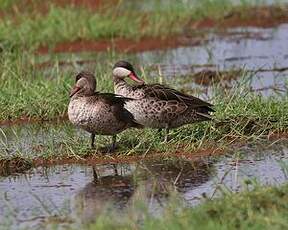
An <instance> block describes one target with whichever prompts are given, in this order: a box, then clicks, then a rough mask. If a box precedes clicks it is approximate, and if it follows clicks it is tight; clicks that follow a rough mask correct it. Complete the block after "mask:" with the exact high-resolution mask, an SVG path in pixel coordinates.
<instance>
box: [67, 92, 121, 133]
mask: <svg viewBox="0 0 288 230" xmlns="http://www.w3.org/2000/svg"><path fill="white" fill-rule="evenodd" d="M68 117H69V120H70V121H71V122H72V123H73V124H74V125H76V126H78V127H80V128H82V129H84V130H86V131H88V132H90V133H95V134H102V135H112V134H117V133H119V132H121V131H122V130H123V129H125V125H126V124H125V123H123V122H122V121H119V120H117V117H116V116H115V114H114V112H113V111H112V108H111V107H110V106H109V105H108V104H105V103H103V102H102V101H97V100H91V98H84V97H83V98H77V99H74V100H71V101H70V103H69V106H68Z"/></svg>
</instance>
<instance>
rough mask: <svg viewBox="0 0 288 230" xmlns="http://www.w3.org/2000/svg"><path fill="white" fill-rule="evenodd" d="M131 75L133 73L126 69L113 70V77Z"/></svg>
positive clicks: (117, 68)
mask: <svg viewBox="0 0 288 230" xmlns="http://www.w3.org/2000/svg"><path fill="white" fill-rule="evenodd" d="M130 73H131V71H130V70H128V69H125V68H123V67H116V68H115V69H114V70H113V75H114V76H119V77H126V76H128V75H129V74H130Z"/></svg>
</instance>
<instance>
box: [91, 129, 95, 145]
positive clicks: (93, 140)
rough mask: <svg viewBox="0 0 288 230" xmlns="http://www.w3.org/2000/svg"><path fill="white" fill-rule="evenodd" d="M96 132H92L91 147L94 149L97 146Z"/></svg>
mask: <svg viewBox="0 0 288 230" xmlns="http://www.w3.org/2000/svg"><path fill="white" fill-rule="evenodd" d="M94 143H95V133H91V148H92V149H94V148H95V145H94Z"/></svg>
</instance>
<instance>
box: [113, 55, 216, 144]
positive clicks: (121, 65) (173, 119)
mask: <svg viewBox="0 0 288 230" xmlns="http://www.w3.org/2000/svg"><path fill="white" fill-rule="evenodd" d="M126 77H129V78H130V79H132V80H133V81H135V82H138V83H140V84H138V85H133V86H132V85H129V84H128V83H127V82H126V81H125V78H126ZM113 81H114V92H115V93H116V94H118V95H121V96H124V97H128V98H132V99H134V100H131V101H128V102H127V103H126V104H125V106H124V107H125V108H126V109H127V110H128V111H129V112H130V113H131V114H133V116H134V119H135V120H136V122H137V123H139V124H141V125H143V126H145V127H149V128H158V129H162V128H164V129H165V130H166V134H165V141H167V138H168V133H169V129H171V128H177V127H180V126H182V125H186V124H191V123H195V122H200V121H207V120H211V115H210V112H214V110H213V109H212V107H213V105H212V104H210V103H208V102H205V101H203V100H201V99H199V98H197V97H194V96H191V95H188V94H184V93H181V92H179V91H177V90H175V89H172V88H169V87H167V86H164V85H161V84H145V83H144V81H143V80H141V79H140V78H139V77H138V76H137V74H136V73H135V71H134V68H133V66H132V65H131V64H130V63H129V62H127V61H118V62H117V63H116V64H115V65H114V67H113Z"/></svg>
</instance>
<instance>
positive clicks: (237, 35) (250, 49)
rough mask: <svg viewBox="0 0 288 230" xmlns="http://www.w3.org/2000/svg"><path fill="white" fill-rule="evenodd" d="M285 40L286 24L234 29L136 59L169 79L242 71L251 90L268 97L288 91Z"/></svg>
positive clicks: (141, 55)
mask: <svg viewBox="0 0 288 230" xmlns="http://www.w3.org/2000/svg"><path fill="white" fill-rule="evenodd" d="M287 39H288V24H283V25H281V26H279V27H277V28H270V29H260V28H237V29H230V30H228V31H227V33H225V34H224V35H221V34H218V35H215V34H213V33H212V34H210V35H209V39H208V42H207V43H206V44H204V45H200V46H193V47H179V48H176V49H169V50H160V51H147V52H142V53H138V54H137V57H138V59H139V63H142V64H143V65H144V66H152V67H153V66H155V67H154V69H156V70H155V71H154V72H153V71H152V75H154V76H158V75H159V69H160V71H161V73H162V75H163V76H165V77H168V78H173V77H179V76H183V77H185V76H186V78H188V77H189V76H190V77H191V73H199V72H200V73H201V71H204V70H205V71H207V70H212V71H220V72H221V71H227V70H235V69H236V70H237V69H245V70H248V71H249V72H250V73H251V74H249V73H248V75H251V79H250V80H248V83H249V86H250V87H251V90H252V91H264V92H263V95H265V96H268V95H271V94H272V92H274V91H276V92H277V91H278V92H280V93H281V92H282V93H283V92H284V93H285V92H287V81H288V69H287V67H288V59H287V57H288V55H287V54H288V44H287V42H286V41H287ZM198 75H199V74H198ZM239 77H240V76H238V79H239ZM191 82H193V79H191ZM191 86H192V87H195V85H190V87H191ZM196 86H197V84H196Z"/></svg>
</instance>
